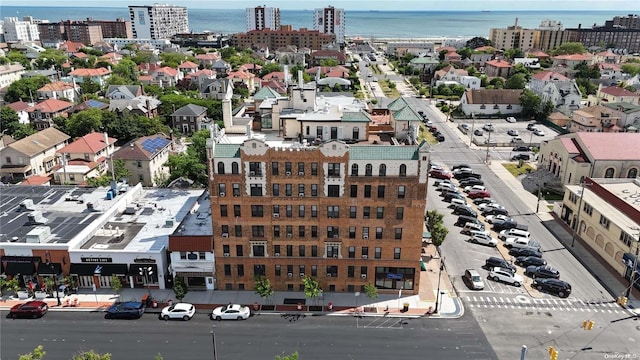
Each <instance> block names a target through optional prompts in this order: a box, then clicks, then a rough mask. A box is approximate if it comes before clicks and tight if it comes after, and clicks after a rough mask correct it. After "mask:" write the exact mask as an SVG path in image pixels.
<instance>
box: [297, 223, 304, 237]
mask: <svg viewBox="0 0 640 360" xmlns="http://www.w3.org/2000/svg"><path fill="white" fill-rule="evenodd" d="M304 236H305V227H304V225H299V226H298V237H301V238H303V237H304Z"/></svg>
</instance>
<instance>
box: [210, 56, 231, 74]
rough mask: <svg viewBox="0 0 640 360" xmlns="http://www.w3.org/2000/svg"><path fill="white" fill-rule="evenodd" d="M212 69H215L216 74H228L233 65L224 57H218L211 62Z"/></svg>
mask: <svg viewBox="0 0 640 360" xmlns="http://www.w3.org/2000/svg"><path fill="white" fill-rule="evenodd" d="M211 70H213V71H215V72H216V74H221V75H223V74H228V73H229V72H231V65H230V64H229V63H228V62H226V61H224V60H222V59H218V60H216V61H214V62H213V64H211Z"/></svg>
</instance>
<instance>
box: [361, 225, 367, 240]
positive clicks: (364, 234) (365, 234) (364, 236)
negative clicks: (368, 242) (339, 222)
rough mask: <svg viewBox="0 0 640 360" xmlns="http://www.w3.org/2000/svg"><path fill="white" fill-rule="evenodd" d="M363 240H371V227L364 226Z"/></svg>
mask: <svg viewBox="0 0 640 360" xmlns="http://www.w3.org/2000/svg"><path fill="white" fill-rule="evenodd" d="M362 238H363V239H368V238H369V227H368V226H363V227H362Z"/></svg>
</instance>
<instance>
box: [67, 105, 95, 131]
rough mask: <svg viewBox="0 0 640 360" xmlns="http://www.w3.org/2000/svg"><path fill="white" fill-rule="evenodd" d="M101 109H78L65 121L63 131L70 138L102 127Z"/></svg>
mask: <svg viewBox="0 0 640 360" xmlns="http://www.w3.org/2000/svg"><path fill="white" fill-rule="evenodd" d="M102 113H103V112H102V110H100V109H95V108H94V109H87V110H83V111H80V112H78V113H76V114H73V115H71V117H70V118H69V119H68V120H67V121H66V126H65V130H66V131H65V132H66V133H67V134H68V135H69V136H71V137H72V138H77V137H81V136H84V135H87V134H89V133H91V132H94V131H100V129H102V127H103V124H102Z"/></svg>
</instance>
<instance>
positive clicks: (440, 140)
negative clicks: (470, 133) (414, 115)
mask: <svg viewBox="0 0 640 360" xmlns="http://www.w3.org/2000/svg"><path fill="white" fill-rule="evenodd" d="M436 140H438V141H439V142H444V140H445V138H444V135H436Z"/></svg>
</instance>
